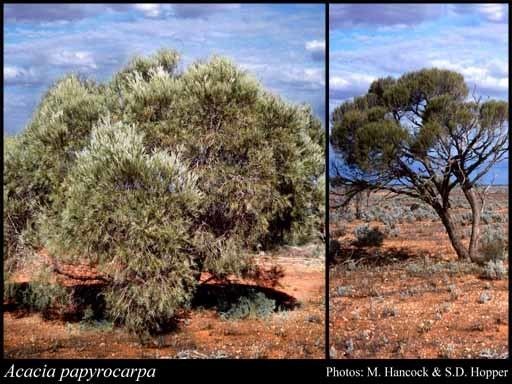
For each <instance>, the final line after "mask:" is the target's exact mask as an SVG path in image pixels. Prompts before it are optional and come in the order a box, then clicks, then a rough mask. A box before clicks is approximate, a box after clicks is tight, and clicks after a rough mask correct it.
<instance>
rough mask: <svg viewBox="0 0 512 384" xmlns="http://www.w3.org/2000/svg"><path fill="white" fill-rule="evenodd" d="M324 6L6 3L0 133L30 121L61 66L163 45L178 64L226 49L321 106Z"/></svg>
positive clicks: (294, 97)
mask: <svg viewBox="0 0 512 384" xmlns="http://www.w3.org/2000/svg"><path fill="white" fill-rule="evenodd" d="M324 35H325V6H324V5H323V4H319V5H263V4H255V5H235V4H223V5H183V4H179V5H172V4H166V5H162V4H125V5H94V4H87V5H62V4H58V5H49V4H47V5H36V4H28V5H27V4H25V5H17V4H16V5H5V6H4V134H8V135H9V134H14V133H17V132H19V131H21V130H22V129H23V127H24V126H25V125H26V124H27V122H28V120H29V119H30V116H31V115H32V112H33V111H34V108H35V106H36V105H37V103H38V101H39V100H40V97H41V95H42V93H43V92H44V91H46V90H47V89H48V87H49V86H50V85H51V83H52V82H53V81H55V80H56V79H57V78H59V77H61V76H62V75H64V74H65V73H69V72H78V73H81V74H85V75H87V76H89V77H92V78H94V79H96V80H99V81H105V80H108V79H109V78H110V77H111V76H112V74H113V73H114V72H115V71H116V70H118V69H119V68H121V67H122V66H123V65H124V64H125V63H126V62H127V61H129V59H130V58H131V57H133V56H134V55H138V54H144V55H145V54H151V53H153V52H155V51H156V50H158V49H159V48H162V47H168V48H174V49H177V50H178V51H180V52H181V53H182V57H183V66H186V65H188V64H190V63H191V62H193V61H195V60H197V59H205V58H208V57H210V56H211V55H213V54H220V55H224V56H228V57H230V58H232V59H233V60H234V61H235V62H236V63H237V64H239V65H240V66H241V67H242V68H244V69H247V70H248V71H250V72H252V73H253V74H255V75H256V77H257V78H259V79H260V80H261V82H262V83H263V84H264V85H265V86H266V87H267V88H268V89H271V90H272V91H274V92H276V93H279V94H280V95H282V96H283V97H285V98H286V99H288V100H290V101H294V102H298V103H307V104H310V105H311V106H312V107H313V109H314V111H315V113H316V115H317V116H319V117H320V118H322V120H323V117H324V114H325V112H324V111H325V104H326V103H325V91H324V85H325V75H324V65H325V64H324V58H325V36H324Z"/></svg>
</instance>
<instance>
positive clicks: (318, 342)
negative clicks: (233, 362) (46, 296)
mask: <svg viewBox="0 0 512 384" xmlns="http://www.w3.org/2000/svg"><path fill="white" fill-rule="evenodd" d="M323 254H324V252H323V245H309V246H304V247H285V248H282V249H281V250H279V251H276V252H274V253H272V254H270V253H267V254H260V255H259V256H257V263H258V265H259V266H260V267H261V269H262V270H269V269H270V267H272V266H279V267H280V268H281V269H282V271H283V272H284V276H283V277H282V278H281V279H280V280H279V282H278V284H277V285H276V286H275V287H273V288H271V287H270V286H269V284H266V283H265V282H264V281H263V280H262V279H260V280H258V281H236V280H232V283H234V284H237V283H239V284H247V285H251V286H254V287H257V289H258V290H266V291H265V292H270V293H272V292H273V294H274V296H275V297H276V298H277V299H278V300H279V298H280V297H284V298H286V300H288V301H293V302H295V301H296V302H297V303H298V304H299V305H298V307H296V308H295V309H293V310H283V311H279V312H275V313H274V314H272V315H271V316H270V317H269V318H267V319H243V320H224V319H223V318H222V317H221V316H220V315H219V313H218V312H217V311H216V310H215V309H214V308H212V307H208V306H204V307H202V306H201V305H198V306H196V307H194V308H193V309H191V310H190V311H187V312H186V313H185V314H184V315H183V316H182V317H181V318H180V319H179V321H178V324H177V328H176V329H174V330H172V331H169V332H167V333H164V334H162V335H159V336H157V337H155V338H154V339H152V340H151V341H150V342H149V343H145V344H144V345H143V344H141V343H140V342H139V340H138V339H137V338H136V337H134V336H132V335H130V334H128V333H127V332H125V331H124V330H123V329H122V328H120V327H112V325H111V324H109V323H106V322H103V323H85V322H84V321H74V322H73V321H64V320H47V319H43V317H42V316H41V315H40V314H38V313H27V312H25V311H21V310H13V311H10V312H5V313H4V354H5V357H6V358H66V359H67V358H100V359H102V358H323V357H324V351H325V346H324V334H325V325H324V324H325V323H324V313H325V309H324V300H323V297H324V291H325V290H324V287H325V285H324V280H325V279H324V276H325V273H324V270H325V269H324V258H323ZM64 269H65V268H64ZM64 272H65V271H64ZM68 272H70V273H71V274H74V273H77V271H69V270H68ZM82 272H84V271H81V272H80V273H82ZM85 273H86V274H87V273H88V274H90V277H94V271H90V270H89V271H86V272H85ZM82 274H83V273H82ZM18 279H19V280H23V276H21V277H20V276H18ZM263 279H264V277H263ZM64 281H68V282H71V283H73V284H75V283H76V281H74V282H73V280H72V279H71V280H69V276H68V277H67V278H65V279H64ZM61 283H62V281H61ZM71 283H70V284H71ZM64 285H65V283H64ZM206 285H209V287H207V289H210V290H211V292H216V291H215V289H217V288H218V289H222V287H219V286H218V284H217V286H216V283H215V282H211V281H210V282H208V283H206ZM202 289H204V287H203V288H202ZM211 292H210V293H211Z"/></svg>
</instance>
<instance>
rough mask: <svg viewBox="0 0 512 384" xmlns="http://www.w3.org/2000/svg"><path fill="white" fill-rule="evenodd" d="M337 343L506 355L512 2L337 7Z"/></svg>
mask: <svg viewBox="0 0 512 384" xmlns="http://www.w3.org/2000/svg"><path fill="white" fill-rule="evenodd" d="M329 22H330V24H329V29H330V35H329V96H330V97H329V110H330V159H329V160H330V164H329V178H330V180H329V181H330V182H329V194H330V195H329V198H330V207H329V235H330V240H329V263H330V273H329V310H330V318H329V327H330V329H329V332H330V337H329V340H330V341H329V343H330V345H329V351H330V357H331V358H335V359H358V358H361V359H370V358H386V359H393V358H397V359H400V358H413V359H414V358H433V359H438V358H448V359H451V358H477V359H478V358H482V359H484V358H507V357H508V322H509V319H508V302H509V300H508V295H509V292H508V286H509V283H508V269H509V261H508V217H509V212H508V209H509V208H508V145H509V139H508V136H509V125H508V117H509V116H508V110H509V109H508V108H509V107H508V67H509V58H508V39H509V36H508V23H509V19H508V7H507V6H506V5H505V4H458V5H455V4H451V5H450V4H414V5H413V4H393V5H390V4H379V5H378V4H371V5H365V4H338V5H336V4H331V5H330V9H329Z"/></svg>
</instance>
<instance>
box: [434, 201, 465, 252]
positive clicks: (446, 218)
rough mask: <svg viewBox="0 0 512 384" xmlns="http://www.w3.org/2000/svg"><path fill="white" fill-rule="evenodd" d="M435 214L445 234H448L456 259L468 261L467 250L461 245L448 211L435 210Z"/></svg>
mask: <svg viewBox="0 0 512 384" xmlns="http://www.w3.org/2000/svg"><path fill="white" fill-rule="evenodd" d="M436 212H437V214H438V215H439V217H440V218H441V221H442V222H443V225H444V227H445V228H446V232H447V233H448V237H449V238H450V242H451V243H452V246H453V249H454V250H455V253H457V257H458V258H459V260H460V259H469V253H468V250H467V249H466V248H465V247H464V244H462V241H461V238H462V237H461V236H460V233H459V231H458V230H457V228H456V227H455V223H454V222H453V218H452V216H451V214H450V212H449V210H448V209H441V208H440V209H436Z"/></svg>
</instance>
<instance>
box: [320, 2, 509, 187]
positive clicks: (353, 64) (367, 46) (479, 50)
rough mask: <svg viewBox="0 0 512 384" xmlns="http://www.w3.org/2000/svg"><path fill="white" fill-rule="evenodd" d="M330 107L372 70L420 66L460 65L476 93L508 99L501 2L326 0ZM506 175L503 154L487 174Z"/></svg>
mask: <svg viewBox="0 0 512 384" xmlns="http://www.w3.org/2000/svg"><path fill="white" fill-rule="evenodd" d="M329 19H330V20H329V29H330V32H329V51H330V52H329V70H330V74H329V111H330V112H332V110H333V109H334V108H335V107H336V106H337V105H339V104H340V103H341V102H343V101H344V100H347V99H350V98H351V97H354V96H357V95H361V94H364V93H365V92H366V91H367V90H368V86H369V84H370V83H371V82H372V81H373V80H374V79H376V78H378V77H383V76H394V77H398V76H400V75H401V74H403V73H404V72H407V71H412V70H417V69H421V68H424V67H433V66H435V67H438V68H446V69H451V70H456V71H458V72H460V73H462V74H463V75H464V77H465V79H466V81H467V82H468V83H469V84H470V86H471V87H473V86H475V87H476V88H475V89H476V91H477V92H478V94H479V95H481V96H483V97H492V98H499V99H504V100H507V99H508V8H507V5H505V4H460V5H453V4H452V5H449V4H393V5H391V4H380V5H376V4H371V5H366V4H337V5H334V4H331V5H330V9H329ZM493 177H494V178H495V182H496V183H507V182H508V167H507V162H503V163H502V164H500V165H499V166H497V167H496V168H495V169H493V171H492V172H490V174H489V177H488V179H487V180H486V181H490V180H491V179H492V178H493Z"/></svg>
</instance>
